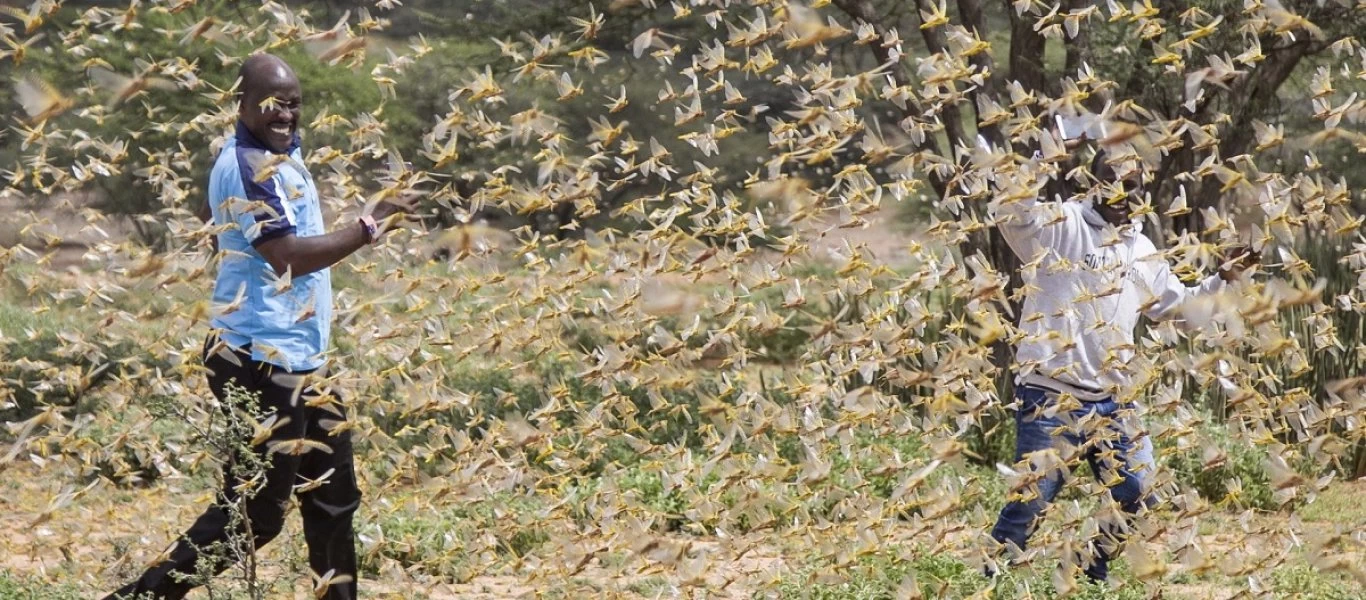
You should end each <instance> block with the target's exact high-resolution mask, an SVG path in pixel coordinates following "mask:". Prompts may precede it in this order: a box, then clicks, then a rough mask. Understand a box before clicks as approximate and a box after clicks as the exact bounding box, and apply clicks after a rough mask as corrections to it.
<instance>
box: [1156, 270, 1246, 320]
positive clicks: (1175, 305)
mask: <svg viewBox="0 0 1366 600" xmlns="http://www.w3.org/2000/svg"><path fill="white" fill-rule="evenodd" d="M1154 266H1155V267H1156V268H1155V275H1154V277H1153V281H1152V292H1153V295H1154V296H1156V298H1155V299H1156V302H1155V303H1154V304H1152V305H1150V306H1149V307H1148V308H1147V309H1146V310H1144V312H1143V314H1144V315H1147V317H1148V318H1149V319H1152V320H1154V321H1161V320H1165V319H1169V318H1172V317H1173V316H1175V315H1177V314H1179V312H1180V311H1179V309H1180V308H1181V305H1182V304H1183V303H1185V302H1186V300H1188V299H1190V298H1196V297H1201V296H1209V295H1213V294H1217V293H1219V292H1220V291H1222V290H1223V289H1224V288H1225V287H1226V286H1227V285H1228V284H1227V283H1225V282H1224V280H1223V279H1222V278H1220V277H1219V276H1218V275H1217V274H1216V275H1210V276H1209V277H1206V278H1205V279H1203V280H1201V281H1200V283H1198V284H1196V285H1194V286H1187V285H1186V284H1184V283H1182V282H1181V280H1180V279H1179V278H1177V276H1176V275H1175V274H1174V273H1172V269H1171V265H1169V264H1167V261H1166V260H1163V259H1158V260H1157V263H1156V264H1155V265H1154Z"/></svg>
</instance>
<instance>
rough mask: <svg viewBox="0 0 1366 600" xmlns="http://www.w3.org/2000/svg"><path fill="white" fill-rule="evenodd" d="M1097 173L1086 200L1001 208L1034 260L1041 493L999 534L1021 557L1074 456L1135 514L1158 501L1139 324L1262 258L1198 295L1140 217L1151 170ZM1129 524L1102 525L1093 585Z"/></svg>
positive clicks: (1027, 418) (1021, 416) (1031, 282)
mask: <svg viewBox="0 0 1366 600" xmlns="http://www.w3.org/2000/svg"><path fill="white" fill-rule="evenodd" d="M1031 162H1032V163H1033V167H1032V168H1038V167H1039V165H1038V164H1037V163H1036V162H1033V161H1031ZM1030 169H1031V167H1030V165H1026V169H1025V176H1026V177H1028V176H1029V174H1030ZM1090 170H1091V174H1092V175H1093V176H1094V177H1095V179H1096V180H1097V181H1096V183H1095V185H1093V186H1092V187H1091V188H1090V190H1089V191H1088V193H1087V194H1086V195H1085V197H1084V198H1083V199H1082V200H1081V201H1059V202H1049V203H1040V202H1038V201H1037V199H1036V198H1035V197H1033V196H1026V197H1025V198H1024V199H1022V200H1018V201H1015V202H1012V203H1008V204H1002V205H1001V206H999V207H998V209H997V210H996V217H997V220H998V224H999V225H998V226H999V227H1000V229H1001V233H1002V235H1003V237H1004V238H1005V239H1006V242H1007V243H1008V244H1009V245H1010V247H1011V249H1012V250H1013V251H1014V252H1015V253H1016V255H1018V256H1019V257H1020V260H1021V261H1023V262H1024V263H1025V267H1024V269H1023V273H1022V274H1023V279H1024V285H1025V287H1026V289H1027V290H1028V293H1027V295H1026V298H1025V302H1024V307H1023V309H1022V315H1021V319H1020V324H1019V327H1020V329H1021V332H1022V334H1023V337H1022V339H1021V340H1020V341H1019V343H1018V347H1017V352H1016V363H1017V369H1018V371H1017V376H1016V389H1015V400H1016V402H1017V407H1016V413H1015V427H1016V429H1015V432H1016V445H1015V459H1016V461H1017V464H1018V462H1019V461H1021V460H1029V463H1030V467H1031V468H1030V471H1031V472H1029V473H1026V474H1025V475H1024V476H1023V477H1024V478H1026V479H1032V480H1034V481H1036V486H1037V489H1035V485H1028V486H1022V487H1024V488H1025V489H1017V490H1015V492H1013V493H1012V495H1011V496H1012V498H1011V500H1010V502H1008V503H1007V504H1006V506H1005V507H1004V508H1003V509H1002V510H1001V514H1000V516H999V518H998V519H997V521H996V525H995V527H994V528H993V529H992V532H991V535H992V537H993V538H994V539H995V540H996V541H997V542H1000V543H1001V544H1005V545H1006V547H1007V548H1008V547H1009V546H1014V547H1015V551H1021V550H1023V549H1024V547H1025V543H1026V541H1027V540H1028V539H1029V536H1030V534H1031V533H1033V530H1034V528H1035V527H1037V525H1038V521H1039V518H1040V516H1041V514H1042V513H1043V511H1044V509H1046V508H1047V506H1048V505H1049V503H1051V502H1052V500H1053V499H1054V498H1055V497H1056V496H1057V494H1058V492H1059V491H1060V490H1061V488H1062V484H1063V474H1064V470H1065V469H1067V468H1068V465H1069V464H1071V461H1072V460H1073V459H1076V458H1084V459H1085V460H1086V461H1087V462H1088V463H1089V464H1090V467H1091V470H1092V472H1093V474H1094V475H1095V476H1096V478H1097V479H1098V480H1100V481H1101V482H1103V483H1104V485H1106V486H1108V487H1109V491H1110V495H1111V497H1112V498H1113V499H1114V500H1115V501H1116V502H1117V503H1118V504H1119V506H1120V508H1121V510H1122V511H1123V512H1124V513H1125V514H1126V515H1133V514H1135V513H1138V512H1139V511H1140V510H1141V509H1142V508H1143V507H1145V506H1147V505H1148V504H1149V501H1148V498H1149V493H1148V491H1147V490H1146V489H1145V487H1147V486H1146V485H1145V482H1144V477H1143V473H1144V472H1150V471H1151V470H1152V468H1153V465H1152V450H1151V442H1150V441H1149V440H1148V439H1147V437H1146V436H1141V437H1140V439H1138V440H1137V441H1136V440H1135V434H1136V433H1137V428H1136V427H1133V425H1134V424H1135V423H1136V422H1137V418H1136V417H1135V415H1134V414H1133V405H1132V404H1131V402H1130V401H1131V400H1132V396H1133V390H1132V384H1131V381H1130V379H1131V376H1130V373H1131V369H1132V367H1133V365H1131V361H1133V360H1134V358H1135V353H1134V349H1135V344H1134V328H1135V326H1136V325H1137V324H1138V318H1139V315H1140V314H1142V315H1146V316H1147V317H1149V318H1151V319H1155V320H1161V319H1167V318H1172V317H1175V316H1177V314H1178V313H1179V309H1180V307H1181V305H1182V304H1183V303H1184V302H1185V301H1186V299H1188V298H1191V297H1194V296H1200V295H1206V294H1214V293H1218V292H1219V291H1220V290H1222V289H1223V288H1224V287H1225V285H1226V284H1227V283H1228V282H1230V281H1233V280H1236V279H1238V278H1239V277H1241V274H1242V273H1243V271H1244V270H1246V269H1247V268H1249V267H1250V266H1252V265H1254V264H1256V262H1257V261H1258V260H1259V259H1258V257H1257V255H1256V254H1255V253H1253V252H1251V251H1250V250H1248V249H1245V248H1240V249H1236V250H1235V256H1241V257H1242V258H1240V259H1237V260H1235V261H1233V262H1232V263H1231V264H1229V263H1225V264H1226V266H1225V267H1223V268H1221V270H1220V272H1219V273H1218V274H1217V275H1213V276H1210V277H1208V278H1206V279H1205V280H1203V281H1201V282H1200V283H1199V284H1198V285H1196V286H1195V287H1187V286H1186V285H1185V284H1183V283H1182V282H1181V281H1180V280H1179V279H1178V278H1177V277H1176V276H1175V275H1174V274H1173V273H1172V271H1171V268H1170V265H1168V264H1167V261H1166V260H1165V259H1164V258H1163V257H1162V255H1161V254H1159V253H1158V252H1157V250H1156V248H1155V247H1154V246H1153V243H1152V241H1151V240H1149V239H1148V237H1147V236H1145V235H1143V233H1142V227H1141V223H1139V222H1137V221H1132V220H1131V216H1130V215H1131V211H1130V203H1131V202H1133V201H1136V200H1138V199H1139V198H1140V197H1141V193H1142V186H1141V171H1140V169H1138V168H1130V169H1129V170H1128V171H1126V172H1123V173H1122V174H1117V173H1116V170H1115V168H1114V167H1113V166H1112V165H1110V164H1109V163H1108V162H1107V160H1106V158H1105V155H1104V154H1103V153H1100V152H1098V153H1097V154H1096V156H1095V159H1094V160H1093V161H1092V164H1091V169H1090ZM1035 172H1036V173H1037V172H1038V171H1035ZM1126 525H1127V523H1126V524H1106V525H1102V533H1103V535H1102V536H1100V538H1099V539H1097V540H1096V541H1095V542H1094V543H1093V544H1092V546H1093V549H1092V553H1093V556H1091V557H1075V558H1076V559H1077V560H1078V562H1080V563H1082V564H1081V566H1082V567H1083V571H1084V572H1085V574H1086V575H1087V576H1088V577H1089V578H1091V579H1093V580H1100V581H1103V580H1105V578H1106V576H1107V574H1108V563H1109V561H1110V558H1111V557H1112V556H1113V553H1114V552H1115V549H1116V547H1117V545H1118V543H1119V542H1121V541H1122V539H1123V537H1124V531H1123V530H1124V529H1126V528H1127V527H1126ZM994 572H995V571H994V569H993V567H991V566H988V567H987V573H988V575H991V574H994Z"/></svg>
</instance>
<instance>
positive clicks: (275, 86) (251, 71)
mask: <svg viewBox="0 0 1366 600" xmlns="http://www.w3.org/2000/svg"><path fill="white" fill-rule="evenodd" d="M237 75H238V77H239V78H240V83H239V87H238V91H239V93H238V97H237V101H238V105H237V116H238V119H239V120H240V121H241V122H242V124H243V125H245V126H246V127H247V130H248V131H250V132H251V133H252V135H254V136H256V139H257V140H259V141H260V142H261V143H262V144H265V145H266V146H267V147H269V148H271V149H272V150H275V151H276V152H284V151H286V150H287V149H288V148H289V147H290V146H291V145H292V144H293V143H294V140H295V133H296V132H297V131H298V126H299V109H300V107H301V106H302V105H303V94H302V92H301V91H300V89H299V78H298V77H297V76H295V75H294V69H291V68H289V64H288V63H286V62H285V61H284V60H282V59H281V58H280V57H278V56H275V55H272V54H253V55H251V56H249V57H247V59H246V60H244V61H242V67H241V69H239V70H238V72H237Z"/></svg>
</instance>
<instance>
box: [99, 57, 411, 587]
mask: <svg viewBox="0 0 1366 600" xmlns="http://www.w3.org/2000/svg"><path fill="white" fill-rule="evenodd" d="M240 85H241V89H240V96H239V98H238V102H239V104H238V122H237V128H236V132H235V133H234V135H233V136H231V137H230V138H229V139H228V141H227V143H226V144H225V145H224V146H223V149H222V151H221V152H220V153H219V154H218V158H217V159H216V161H215V163H214V167H213V172H212V174H211V175H210V179H209V193H208V205H209V206H208V208H209V213H210V214H211V215H212V218H213V222H214V223H215V224H217V225H228V224H234V225H236V227H234V228H229V229H228V230H226V231H224V232H223V233H220V234H219V235H218V239H217V246H218V249H219V251H220V252H222V253H223V257H222V261H221V262H220V266H219V271H218V279H217V282H216V283H215V285H214V291H213V304H214V309H215V313H216V316H214V317H213V319H212V321H211V325H212V327H213V331H212V332H211V333H210V335H209V337H208V340H206V341H205V344H204V365H205V367H206V368H207V370H208V373H209V375H208V378H209V387H210V389H211V390H212V391H213V393H214V395H215V396H217V397H218V399H219V401H220V402H221V404H222V406H223V407H224V410H225V411H231V410H245V411H247V412H254V413H256V414H259V415H261V418H262V419H263V421H261V422H260V423H259V424H258V425H257V427H258V428H259V430H260V432H261V433H258V434H257V436H256V437H255V438H254V439H252V440H246V441H245V443H246V444H247V445H248V446H250V447H251V449H252V451H253V452H255V454H256V457H257V458H259V459H261V460H262V461H264V462H263V466H264V477H263V478H257V479H253V478H252V474H251V473H246V472H244V469H242V468H240V467H242V466H243V463H249V462H250V461H246V460H244V459H245V458H247V457H244V456H241V455H236V454H234V455H232V456H230V457H229V459H228V465H227V468H225V470H224V474H223V489H222V490H221V492H220V493H219V496H218V500H217V502H215V503H214V504H213V505H212V506H210V507H209V508H208V510H206V511H205V512H204V514H203V515H201V516H200V517H199V519H198V520H196V521H195V523H194V524H193V525H192V526H191V527H190V529H189V530H188V531H186V532H185V534H184V535H182V536H181V537H180V539H178V540H177V541H176V542H175V544H174V545H173V546H172V548H171V549H170V550H169V551H168V553H167V554H166V555H165V560H163V561H162V562H160V563H159V564H155V565H152V566H151V567H150V568H149V569H148V570H147V571H146V572H145V573H143V574H142V576H141V577H139V578H138V579H137V580H136V581H133V582H132V583H129V584H128V585H126V586H124V587H123V588H122V589H120V590H119V591H117V592H114V594H112V595H111V596H109V598H133V597H148V596H150V597H154V598H182V597H184V596H185V595H186V594H187V593H189V591H190V589H192V588H193V587H195V586H196V585H198V584H199V583H202V582H200V581H193V577H194V575H195V574H196V573H198V572H201V569H202V568H204V567H207V570H208V571H210V572H213V573H219V572H222V571H223V570H224V569H226V568H227V567H228V566H229V565H230V563H231V558H230V557H232V556H235V555H236V554H234V552H235V550H234V549H232V548H230V547H229V546H230V544H231V539H232V538H233V537H239V538H243V537H250V538H251V540H252V542H253V543H254V546H255V547H257V548H259V547H260V546H262V545H264V544H265V543H267V542H269V541H270V540H271V539H273V538H274V537H275V536H277V535H279V533H280V530H281V529H282V528H283V526H284V519H285V508H286V506H287V505H288V503H289V499H290V497H291V496H297V498H298V501H299V509H300V512H301V513H302V516H303V526H304V537H305V538H306V541H307V543H308V560H309V566H310V567H311V568H312V570H313V571H314V572H315V576H316V577H318V578H322V579H323V581H322V583H321V584H320V585H322V586H325V587H326V590H325V591H323V593H324V595H322V596H319V597H323V598H329V599H336V600H341V599H350V598H355V597H356V579H355V578H356V577H357V576H358V574H357V572H356V549H355V539H354V538H355V536H354V532H353V530H352V524H351V521H352V515H353V514H354V513H355V511H356V509H357V507H358V506H359V505H360V490H359V489H358V488H357V486H356V477H355V470H354V465H353V459H352V448H351V441H350V437H349V435H347V433H346V431H347V429H346V427H345V425H346V413H345V411H344V410H343V406H342V403H341V400H340V397H339V396H338V395H337V393H336V391H335V390H332V389H326V388H323V387H321V386H314V385H311V384H310V383H309V382H310V380H318V379H320V378H321V375H323V372H324V371H325V369H326V364H325V363H326V354H327V349H328V343H329V333H330V331H329V330H330V327H331V321H332V280H331V277H330V275H329V272H328V269H329V267H330V266H331V265H333V264H336V263H337V262H338V261H340V260H342V259H343V258H346V257H347V256H349V255H350V254H351V253H353V252H355V251H357V250H359V249H360V248H362V247H363V246H365V245H367V244H369V243H372V242H374V241H375V239H376V237H377V236H378V235H379V234H380V232H381V225H380V223H387V222H388V221H390V220H392V219H396V218H403V217H404V210H405V209H404V207H402V206H399V205H397V204H391V203H387V202H386V203H381V204H380V205H379V206H378V207H376V209H375V211H374V212H373V213H371V214H369V215H365V216H362V217H360V218H359V219H357V220H356V221H355V222H354V223H353V224H351V225H350V226H348V227H343V228H340V229H337V230H334V231H331V232H327V231H326V230H325V225H324V223H323V217H322V211H321V207H320V206H319V201H318V190H317V187H316V186H315V185H314V183H313V177H312V176H311V175H309V173H308V169H307V168H306V167H305V166H304V163H303V155H302V153H301V151H300V149H299V134H298V126H299V112H300V106H301V105H302V103H303V97H302V93H301V91H300V88H299V80H298V78H297V77H296V76H295V75H294V72H293V70H291V69H290V67H289V65H287V64H286V63H285V62H284V61H283V60H281V59H279V58H277V57H275V56H272V55H268V54H257V55H254V56H251V57H249V58H248V59H247V60H246V61H244V62H243V64H242V69H241V72H240ZM201 215H204V213H203V212H201ZM310 375H312V377H310ZM229 384H232V385H234V386H235V387H236V388H239V389H242V390H245V391H246V392H248V394H249V395H250V396H253V398H252V399H251V401H250V403H248V404H247V405H245V406H243V405H240V404H241V403H235V402H234V401H233V400H235V399H236V398H234V399H230V398H229V396H228V394H227V386H228V385H229ZM235 404H239V405H235ZM247 490H250V492H248V491H247ZM233 508H236V509H237V511H236V512H237V514H240V515H242V516H243V517H244V518H242V519H234V518H232V513H233V510H232V509H233ZM250 550H251V549H247V551H250ZM199 563H203V564H202V565H200V564H199Z"/></svg>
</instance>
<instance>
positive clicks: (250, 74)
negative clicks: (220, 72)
mask: <svg viewBox="0 0 1366 600" xmlns="http://www.w3.org/2000/svg"><path fill="white" fill-rule="evenodd" d="M237 78H238V79H239V80H241V84H239V87H238V97H239V98H245V97H246V96H248V95H250V94H251V92H252V90H253V89H255V88H259V87H261V86H263V85H265V84H267V83H271V82H272V81H274V80H293V81H294V82H295V83H296V84H297V83H298V81H299V79H298V77H296V76H295V75H294V69H291V68H289V63H287V62H285V61H284V59H282V58H280V57H278V56H275V55H274V54H264V53H262V54H253V55H251V56H248V57H247V59H246V60H244V61H242V66H241V67H240V68H238V69H237Z"/></svg>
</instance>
